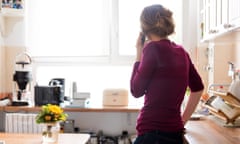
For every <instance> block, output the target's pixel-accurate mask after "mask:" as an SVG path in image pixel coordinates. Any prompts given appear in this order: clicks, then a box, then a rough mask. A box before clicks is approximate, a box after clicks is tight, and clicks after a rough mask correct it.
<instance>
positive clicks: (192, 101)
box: [182, 90, 203, 125]
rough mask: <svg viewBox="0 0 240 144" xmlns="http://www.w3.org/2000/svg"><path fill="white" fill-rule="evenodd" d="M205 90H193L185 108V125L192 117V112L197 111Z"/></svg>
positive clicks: (183, 116) (183, 118)
mask: <svg viewBox="0 0 240 144" xmlns="http://www.w3.org/2000/svg"><path fill="white" fill-rule="evenodd" d="M202 93H203V90H200V91H197V92H191V94H190V96H189V99H188V102H187V105H186V108H185V109H184V112H183V115H182V120H183V124H184V125H185V124H186V122H187V121H188V120H189V119H190V117H191V115H192V113H193V112H194V111H195V109H196V107H197V105H198V103H199V100H200V98H201V96H202Z"/></svg>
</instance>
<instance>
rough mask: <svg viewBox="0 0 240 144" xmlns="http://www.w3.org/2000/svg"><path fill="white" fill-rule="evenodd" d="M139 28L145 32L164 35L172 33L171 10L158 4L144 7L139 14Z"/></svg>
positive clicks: (173, 25) (173, 26)
mask: <svg viewBox="0 0 240 144" xmlns="http://www.w3.org/2000/svg"><path fill="white" fill-rule="evenodd" d="M140 22H141V28H142V31H143V33H145V34H149V33H152V34H155V35H157V36H160V37H166V36H169V35H171V34H172V33H174V28H175V24H174V21H173V18H172V12H171V11H170V10H169V9H166V8H164V7H163V6H162V5H160V4H156V5H151V6H148V7H145V8H144V9H143V11H142V14H141V16H140Z"/></svg>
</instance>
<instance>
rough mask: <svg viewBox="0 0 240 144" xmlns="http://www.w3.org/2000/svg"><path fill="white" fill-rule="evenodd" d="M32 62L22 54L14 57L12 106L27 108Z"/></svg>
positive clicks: (25, 54) (29, 95) (26, 55)
mask: <svg viewBox="0 0 240 144" xmlns="http://www.w3.org/2000/svg"><path fill="white" fill-rule="evenodd" d="M31 64H32V60H31V57H30V56H29V55H28V54H27V53H25V52H23V53H20V54H19V55H17V56H16V59H15V73H14V74H13V81H14V82H15V83H14V92H13V101H12V105H13V106H27V105H29V103H30V100H31V98H30V97H31V93H30V92H31V81H32V72H31V70H32V68H31Z"/></svg>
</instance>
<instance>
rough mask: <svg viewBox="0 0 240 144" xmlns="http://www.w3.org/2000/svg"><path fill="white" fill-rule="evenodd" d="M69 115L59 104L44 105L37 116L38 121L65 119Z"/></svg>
mask: <svg viewBox="0 0 240 144" xmlns="http://www.w3.org/2000/svg"><path fill="white" fill-rule="evenodd" d="M67 117H68V115H67V114H66V113H64V112H63V109H62V108H61V107H59V106H58V105H52V104H47V105H43V106H42V109H41V112H40V113H39V114H38V115H37V117H36V122H37V123H46V122H58V121H65V120H66V119H67Z"/></svg>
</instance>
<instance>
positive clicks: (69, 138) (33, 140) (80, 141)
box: [0, 133, 90, 144]
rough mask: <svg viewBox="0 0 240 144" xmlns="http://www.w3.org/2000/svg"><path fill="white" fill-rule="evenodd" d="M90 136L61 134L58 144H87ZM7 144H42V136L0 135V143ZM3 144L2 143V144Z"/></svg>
mask: <svg viewBox="0 0 240 144" xmlns="http://www.w3.org/2000/svg"><path fill="white" fill-rule="evenodd" d="M89 138H90V135H89V134H67V133H63V134H59V136H58V143H57V144H86V143H87V141H88V140H89ZM1 141H4V142H5V144H41V143H42V136H41V134H16V133H0V142H1ZM0 144H1V143H0Z"/></svg>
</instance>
